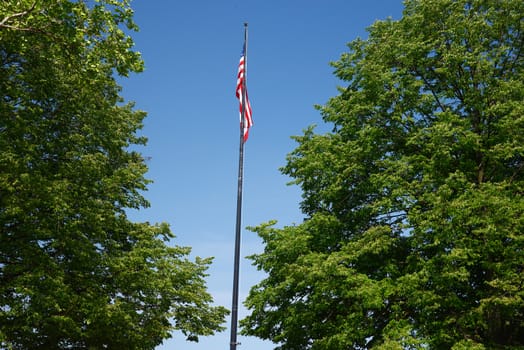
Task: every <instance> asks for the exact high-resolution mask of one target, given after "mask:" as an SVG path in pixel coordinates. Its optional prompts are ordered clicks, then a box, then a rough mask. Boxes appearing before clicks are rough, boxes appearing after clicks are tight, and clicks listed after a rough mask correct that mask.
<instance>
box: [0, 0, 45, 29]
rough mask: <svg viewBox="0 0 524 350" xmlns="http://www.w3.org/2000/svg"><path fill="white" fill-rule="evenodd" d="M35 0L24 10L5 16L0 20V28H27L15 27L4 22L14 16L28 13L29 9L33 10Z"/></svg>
mask: <svg viewBox="0 0 524 350" xmlns="http://www.w3.org/2000/svg"><path fill="white" fill-rule="evenodd" d="M37 2H38V1H35V2H34V3H33V5H31V7H30V8H29V9H27V10H25V11H22V12H18V13H14V14H12V15H10V16H5V17H4V19H3V20H2V21H1V22H0V28H10V29H17V30H29V29H24V28H19V27H15V26H12V25H9V24H6V23H7V22H9V21H11V20H12V19H14V18H17V17H22V16H25V15H28V14H29V13H30V12H31V11H33V10H34V9H35V7H36V4H37Z"/></svg>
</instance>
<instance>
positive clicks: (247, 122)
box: [236, 49, 253, 142]
mask: <svg viewBox="0 0 524 350" xmlns="http://www.w3.org/2000/svg"><path fill="white" fill-rule="evenodd" d="M245 62H246V54H245V49H244V50H242V56H240V62H239V63H238V76H237V89H236V96H237V98H238V101H239V102H240V109H239V110H240V127H242V124H244V130H243V135H244V142H246V141H247V138H248V136H249V128H250V127H251V126H252V125H253V119H251V104H250V103H249V99H248V97H247V87H246V86H245V85H246V84H245V74H246V64H245ZM244 89H245V91H243V90H244ZM244 96H245V99H246V101H245V102H246V106H245V113H244V114H245V115H244V123H242V114H243V113H242V112H243V111H244Z"/></svg>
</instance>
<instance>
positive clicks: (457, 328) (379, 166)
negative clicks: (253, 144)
mask: <svg viewBox="0 0 524 350" xmlns="http://www.w3.org/2000/svg"><path fill="white" fill-rule="evenodd" d="M404 4H405V9H404V12H403V17H402V18H401V19H400V20H398V21H394V20H385V21H377V22H376V23H374V24H373V25H372V26H371V27H370V28H369V37H368V39H366V40H362V39H356V40H354V41H353V42H351V43H350V44H349V49H350V50H349V52H347V53H344V54H343V55H342V56H341V58H340V60H339V61H337V62H335V63H334V64H333V66H334V68H335V73H336V75H337V76H338V77H339V78H340V79H341V80H343V81H345V82H346V83H347V87H345V88H341V89H340V94H339V95H338V96H336V97H334V98H332V99H331V100H330V101H329V102H328V103H327V104H326V105H325V106H323V107H321V108H320V111H321V113H322V116H323V119H324V121H325V122H327V123H331V124H332V125H333V130H332V132H329V133H325V134H315V132H314V128H313V127H310V128H308V129H307V130H306V131H305V132H304V135H302V136H298V137H295V140H296V141H297V142H298V146H297V148H296V149H295V150H294V151H293V152H292V153H290V154H289V156H288V159H287V165H286V166H285V167H283V168H282V172H283V173H284V174H286V175H289V176H290V177H292V178H293V183H295V184H298V185H299V186H301V188H302V191H303V201H302V203H301V208H302V210H303V212H304V214H305V217H306V220H305V221H304V222H303V223H301V224H299V225H295V226H285V227H283V228H277V227H275V221H272V222H269V223H267V224H262V225H260V226H258V227H255V228H252V230H254V231H255V232H257V233H258V234H259V235H260V237H261V238H262V239H263V241H264V244H265V249H264V252H263V253H261V254H256V255H253V256H252V257H251V259H252V260H253V263H254V265H256V266H257V267H258V268H259V269H261V270H263V271H265V272H266V273H267V277H266V278H265V279H263V280H262V281H261V282H260V283H259V284H257V285H255V286H254V287H252V289H251V291H250V294H249V296H248V298H247V300H246V306H247V307H248V308H249V309H250V310H251V313H250V315H248V316H247V317H246V318H245V319H244V320H242V325H243V332H244V334H247V335H254V336H258V337H260V338H263V339H270V340H272V341H273V342H275V343H278V344H279V346H278V347H277V348H278V349H428V348H429V349H466V348H467V349H489V348H505V349H517V348H519V349H520V348H522V347H523V346H524V288H523V287H524V234H523V233H524V199H523V196H522V195H523V192H524V191H523V189H524V169H523V168H524V102H523V101H524V52H523V48H524V31H523V27H522V24H523V23H524V22H523V16H524V2H522V1H520V0H507V1H496V0H407V1H405V3H404Z"/></svg>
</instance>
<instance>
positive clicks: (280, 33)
mask: <svg viewBox="0 0 524 350" xmlns="http://www.w3.org/2000/svg"><path fill="white" fill-rule="evenodd" d="M132 7H133V8H134V10H135V20H136V22H137V24H138V25H139V27H140V32H138V33H134V34H133V38H134V40H135V43H136V47H135V48H136V50H138V51H140V52H141V53H142V55H143V59H144V60H145V71H144V72H143V73H141V74H139V75H133V76H131V77H130V78H129V79H126V80H124V81H122V82H121V85H122V87H123V91H122V95H123V96H124V97H125V98H126V99H127V100H131V101H135V102H136V108H137V109H141V110H145V111H146V112H147V113H148V117H147V118H146V120H145V126H144V129H143V131H142V134H143V135H145V136H147V137H148V138H149V142H148V145H147V146H146V147H144V148H141V152H142V153H143V154H144V156H147V157H151V159H150V161H149V162H148V166H149V172H148V174H147V177H148V178H149V179H151V180H153V181H154V182H153V183H152V184H151V185H150V186H149V190H148V192H146V194H145V196H146V198H147V199H148V200H149V201H150V203H151V207H150V208H147V209H144V210H141V211H139V212H131V213H130V217H131V218H132V219H133V220H136V221H149V222H152V223H154V222H168V223H169V224H170V225H171V228H172V230H173V232H174V233H175V234H176V236H177V237H176V239H175V240H174V241H173V242H172V243H173V244H176V245H182V246H190V247H192V248H193V253H192V255H193V256H201V257H208V256H214V257H215V260H214V263H213V265H212V266H211V267H210V269H209V271H208V272H209V277H208V279H207V281H208V288H209V292H210V293H211V294H212V295H213V297H214V299H215V302H216V304H219V305H223V306H226V307H227V308H231V292H232V278H233V249H234V236H235V215H236V188H237V169H238V146H239V124H238V101H237V100H236V98H235V94H234V90H235V84H236V74H237V67H238V60H239V57H240V53H241V48H242V44H243V35H244V33H243V30H244V25H243V23H244V22H248V23H249V43H248V44H249V45H248V72H247V78H248V85H247V89H248V91H249V97H250V102H251V105H252V108H253V120H254V124H255V125H254V126H253V128H252V129H251V131H250V137H249V140H248V142H247V143H246V147H245V161H244V202H243V204H244V205H243V219H242V224H243V227H245V226H256V225H258V224H260V223H263V222H266V221H268V220H271V219H277V220H278V222H279V223H278V225H279V226H284V225H291V224H293V223H299V222H301V221H302V214H301V212H300V209H299V203H300V199H301V192H300V189H299V188H297V187H296V186H288V185H287V183H288V182H289V181H290V179H289V178H287V177H285V176H283V175H282V174H281V173H280V171H279V168H280V167H282V166H284V165H285V163H286V155H287V154H288V153H289V152H291V151H292V150H293V149H294V147H295V146H296V144H295V143H294V141H293V140H291V138H290V137H291V136H292V135H300V134H301V133H302V130H303V129H305V128H306V127H307V126H309V125H311V124H318V131H319V132H322V131H324V130H328V128H329V127H328V126H325V125H323V124H322V120H321V117H320V114H319V113H318V111H317V110H315V108H314V105H317V104H320V105H322V104H324V103H326V102H327V100H328V99H329V98H330V97H333V96H336V95H337V86H339V85H341V84H343V83H341V82H340V81H338V80H337V79H336V78H335V77H334V76H333V69H332V67H330V65H329V62H331V61H334V60H337V59H338V58H339V56H340V54H342V53H343V52H345V51H346V49H347V47H346V43H348V42H350V41H352V40H354V39H355V38H357V37H362V38H365V37H366V36H367V33H366V31H365V29H366V28H367V27H368V26H369V25H371V24H372V23H373V22H374V21H376V20H380V19H385V18H387V17H392V18H394V19H398V18H400V16H401V12H402V1H401V0H365V1H363V0H323V1H320V0H301V1H298V0H279V1H276V0H244V1H236V0H228V1H226V0H224V1H217V0H194V1H189V0H186V1H183V0H180V1H160V0H147V1H146V0H134V1H133V2H132ZM242 235H243V236H242V257H245V256H247V255H251V254H253V253H257V252H261V251H262V250H263V246H262V244H261V241H260V240H259V238H258V237H257V236H256V235H255V234H254V233H251V232H249V231H246V230H243V232H242ZM263 276H264V275H263V274H262V273H261V272H259V271H257V270H256V269H255V268H254V267H252V266H251V265H250V261H249V260H247V259H242V261H241V275H240V300H241V301H242V300H244V298H245V296H246V295H247V293H248V291H249V289H250V287H251V286H252V285H254V284H255V283H257V282H258V281H259V280H260V279H261V278H263ZM246 314H247V311H246V310H245V309H244V308H243V307H241V308H240V311H239V318H243V317H244V316H245V315H246ZM226 325H227V327H228V329H227V330H226V331H224V332H222V333H219V334H217V335H215V336H212V337H204V338H201V340H200V342H199V343H188V342H186V341H185V339H184V337H183V336H182V335H181V334H178V333H175V334H174V338H172V339H170V340H167V341H166V342H165V343H164V344H163V345H162V346H160V347H158V349H161V350H167V349H177V350H192V349H229V319H228V320H227V324H226ZM238 340H239V341H240V342H241V343H242V345H241V346H239V347H238V348H239V349H250V350H261V349H272V348H273V347H274V346H273V344H272V343H270V342H264V341H261V340H259V339H257V338H253V337H243V336H240V335H239V337H238Z"/></svg>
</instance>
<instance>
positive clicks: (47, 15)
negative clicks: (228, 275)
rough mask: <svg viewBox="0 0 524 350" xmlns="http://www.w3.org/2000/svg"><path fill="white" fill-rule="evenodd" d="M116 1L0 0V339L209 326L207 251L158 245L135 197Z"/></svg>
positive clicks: (75, 345)
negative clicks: (137, 218) (135, 217)
mask: <svg viewBox="0 0 524 350" xmlns="http://www.w3.org/2000/svg"><path fill="white" fill-rule="evenodd" d="M136 29H137V28H136V25H135V24H134V23H133V21H132V9H131V8H130V6H129V1H127V0H98V1H68V0H54V1H46V2H41V1H36V0H20V1H2V2H1V3H0V91H1V99H0V149H1V150H2V151H1V152H0V348H2V349H102V348H110V349H154V348H155V346H156V345H158V344H160V343H162V341H163V340H164V339H166V338H168V337H170V332H171V331H172V330H174V329H177V330H181V331H182V332H183V333H184V334H185V335H186V336H187V337H188V339H189V340H198V336H199V335H210V334H213V333H214V332H215V331H218V330H221V329H222V327H221V324H222V323H223V322H224V317H225V314H226V312H227V311H226V310H225V309H224V308H223V307H215V306H212V305H211V303H212V298H211V296H210V295H209V294H208V293H207V290H206V285H205V280H204V279H205V277H206V270H207V268H208V266H209V264H210V263H211V259H209V258H208V259H200V258H196V259H195V261H191V260H190V259H189V257H188V255H189V253H190V249H189V248H184V247H178V246H171V245H169V244H168V242H167V241H168V240H170V239H172V238H173V237H174V236H173V234H172V233H171V231H170V229H169V227H168V226H167V225H166V224H158V225H151V224H149V223H135V222H131V221H130V220H129V219H128V218H127V216H126V210H127V209H129V208H135V209H137V208H141V207H144V206H147V205H148V203H147V201H146V200H145V199H144V197H143V196H142V194H141V193H142V191H144V190H145V189H146V186H147V183H148V181H147V180H146V179H145V177H144V174H145V172H146V170H147V169H146V165H145V163H144V159H143V157H142V156H141V154H140V153H139V152H137V151H133V149H137V147H135V146H136V145H143V144H145V142H146V140H145V138H144V137H142V136H139V135H138V134H137V133H138V131H139V130H140V128H141V127H142V120H143V118H144V117H145V113H144V112H142V111H137V110H134V108H133V105H132V103H125V101H124V100H123V99H122V98H121V97H120V95H119V92H120V87H119V86H118V85H117V83H116V81H115V79H116V78H115V77H116V76H117V75H120V76H128V74H130V73H132V72H139V71H141V70H142V60H141V58H140V54H139V53H138V52H135V51H133V50H132V46H133V41H132V39H131V38H130V37H129V36H128V35H127V34H125V32H124V30H129V31H131V30H136Z"/></svg>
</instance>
